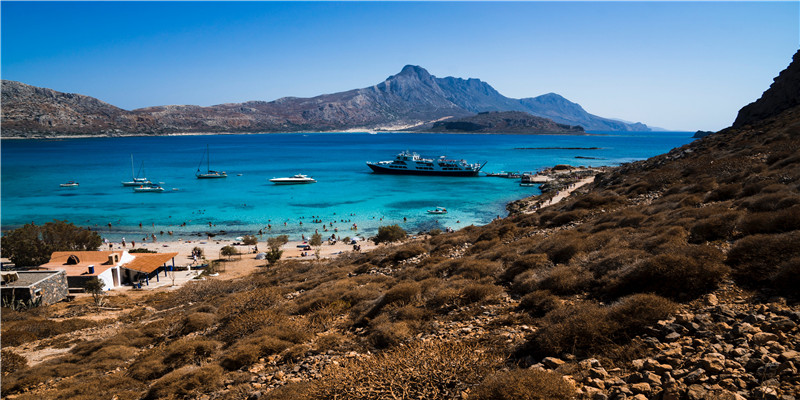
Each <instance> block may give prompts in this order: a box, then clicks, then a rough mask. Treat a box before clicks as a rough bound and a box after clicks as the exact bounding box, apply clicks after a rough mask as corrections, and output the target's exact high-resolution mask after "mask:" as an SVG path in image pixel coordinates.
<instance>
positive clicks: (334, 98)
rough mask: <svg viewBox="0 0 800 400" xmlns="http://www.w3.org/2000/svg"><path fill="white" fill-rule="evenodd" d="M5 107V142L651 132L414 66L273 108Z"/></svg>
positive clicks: (63, 100)
mask: <svg viewBox="0 0 800 400" xmlns="http://www.w3.org/2000/svg"><path fill="white" fill-rule="evenodd" d="M2 103H3V109H2V125H3V133H4V135H5V136H49V135H56V134H60V135H77V134H101V135H114V134H167V133H177V132H198V133H199V132H209V133H213V132H242V133H250V132H298V131H336V130H348V129H402V128H406V127H409V126H417V125H422V124H426V123H432V122H434V121H437V120H441V119H443V118H451V117H466V116H469V115H474V114H476V113H480V112H486V111H522V112H527V113H530V114H532V115H534V116H539V117H544V118H550V119H552V120H554V121H555V122H557V123H560V124H566V125H580V126H583V127H584V128H585V129H587V130H606V131H609V130H610V131H631V130H648V129H649V128H647V126H646V125H644V124H641V123H635V124H628V123H625V122H621V121H617V120H613V119H608V118H601V117H598V116H595V115H592V114H589V113H588V112H586V111H585V110H584V109H583V108H582V107H581V106H580V105H578V104H576V103H573V102H570V101H568V100H567V99H564V98H563V97H561V96H559V95H557V94H555V93H549V94H546V95H543V96H539V97H534V98H525V99H512V98H508V97H505V96H503V95H502V94H500V93H499V92H498V91H497V90H495V89H494V88H493V87H492V86H491V85H489V84H487V83H485V82H483V81H481V80H479V79H461V78H453V77H446V78H437V77H435V76H433V75H431V74H430V73H428V71H426V70H425V69H424V68H421V67H419V66H414V65H407V66H405V67H404V68H403V69H402V70H401V71H400V72H399V73H398V74H396V75H392V76H390V77H388V78H387V79H386V80H385V81H383V82H381V83H379V84H377V85H374V86H370V87H367V88H362V89H354V90H349V91H346V92H340V93H333V94H325V95H320V96H316V97H310V98H298V97H284V98H281V99H278V100H275V101H270V102H266V101H248V102H244V103H228V104H218V105H214V106H210V107H201V106H195V105H167V106H155V107H146V108H140V109H136V110H131V111H128V110H123V109H121V108H118V107H115V106H113V105H111V104H108V103H105V102H102V101H100V100H98V99H95V98H92V97H89V96H84V95H80V94H72V93H61V92H57V91H54V90H51V89H46V88H38V87H34V86H29V85H26V84H23V83H20V82H14V81H6V80H3V81H2Z"/></svg>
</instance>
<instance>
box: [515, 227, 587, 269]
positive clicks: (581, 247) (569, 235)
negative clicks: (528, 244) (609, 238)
mask: <svg viewBox="0 0 800 400" xmlns="http://www.w3.org/2000/svg"><path fill="white" fill-rule="evenodd" d="M587 236H588V235H587V234H585V233H582V232H576V231H573V230H564V231H559V232H556V233H554V234H552V235H550V236H548V237H546V238H544V239H542V240H541V241H540V242H539V243H537V244H536V245H535V246H534V247H533V248H532V249H531V250H530V251H529V253H545V254H547V256H548V257H550V260H551V261H552V262H553V263H554V264H566V263H568V262H569V260H570V259H571V258H572V257H573V256H574V255H575V254H577V253H578V252H580V251H585V250H586V243H585V240H586V238H587Z"/></svg>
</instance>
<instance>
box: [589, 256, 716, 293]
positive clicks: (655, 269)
mask: <svg viewBox="0 0 800 400" xmlns="http://www.w3.org/2000/svg"><path fill="white" fill-rule="evenodd" d="M722 259H723V255H722V252H720V251H719V250H718V249H716V248H714V247H710V246H683V247H682V248H679V249H676V251H675V253H666V254H659V255H657V256H654V257H651V258H648V259H646V260H644V261H642V262H640V263H638V264H637V265H635V266H633V267H632V268H630V269H627V270H626V271H623V272H622V273H621V274H620V275H619V276H617V277H612V278H617V280H616V281H615V282H611V283H606V287H605V288H603V290H605V291H606V292H607V293H610V294H612V295H616V296H619V295H624V294H630V293H647V292H649V293H656V294H659V295H662V296H665V297H668V298H672V299H689V298H693V297H696V296H698V295H700V294H703V293H707V292H709V291H711V290H714V289H715V288H716V287H717V284H718V283H719V282H720V281H721V280H722V279H723V278H724V277H725V275H727V273H728V268H727V267H726V266H725V265H724V264H722ZM607 282H608V281H607Z"/></svg>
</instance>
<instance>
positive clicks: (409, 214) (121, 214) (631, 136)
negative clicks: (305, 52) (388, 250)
mask: <svg viewBox="0 0 800 400" xmlns="http://www.w3.org/2000/svg"><path fill="white" fill-rule="evenodd" d="M591 133H592V134H590V135H579V136H576V135H502V134H491V135H469V134H464V135H461V134H417V133H377V134H376V133H367V132H364V133H290V134H246V135H244V134H243V135H230V134H227V135H198V136H156V137H111V138H75V139H53V140H43V139H37V140H2V143H0V153H1V155H2V159H0V161H1V167H2V170H0V172H1V174H0V175H1V176H2V181H1V183H2V186H1V187H0V200H2V203H0V225H2V230H4V231H6V230H9V229H14V228H17V227H20V226H22V225H24V224H27V223H36V224H43V223H46V222H49V221H52V220H56V219H57V220H67V221H69V222H72V223H74V224H75V225H78V226H81V227H86V228H90V229H92V230H95V231H97V232H99V233H100V234H101V235H102V236H103V237H104V238H107V239H109V240H111V241H118V240H120V239H121V238H123V237H125V238H127V240H128V241H130V240H137V241H138V240H140V239H141V238H143V237H145V236H147V237H151V235H156V236H157V237H158V238H160V239H162V240H177V239H186V240H190V239H196V238H198V237H202V238H205V237H206V236H208V235H213V236H215V237H216V238H230V239H234V238H236V237H239V236H242V235H245V234H259V231H260V233H261V234H262V237H266V236H274V235H280V234H287V235H289V237H290V239H291V240H300V239H301V238H303V237H305V238H308V237H309V236H310V235H312V234H314V233H315V232H319V233H321V234H323V237H326V238H327V237H330V235H337V236H339V237H347V236H349V237H355V236H361V237H368V236H370V235H374V234H375V233H376V232H377V229H378V228H379V227H380V226H385V225H393V224H398V225H400V226H401V227H403V228H404V229H405V230H406V231H408V232H409V233H412V234H415V233H418V232H423V231H427V230H430V229H442V230H444V229H446V228H453V229H459V228H463V227H465V226H468V225H483V224H487V223H489V222H491V221H492V219H494V218H497V217H503V216H506V215H507V212H506V210H505V205H506V204H507V203H508V202H510V201H513V200H517V199H520V198H523V197H526V196H531V195H536V194H539V193H540V192H539V189H538V187H523V186H520V185H519V180H518V179H507V178H496V177H486V176H483V174H481V176H480V177H434V176H430V177H429V176H398V175H380V174H374V173H372V172H371V170H370V169H369V168H368V167H367V165H366V164H365V162H366V161H381V160H391V159H393V158H394V157H395V156H396V155H397V154H398V153H399V152H401V151H403V150H410V151H414V152H417V153H419V154H421V155H425V156H433V157H438V156H443V155H444V156H447V157H448V158H454V159H465V160H467V161H468V162H470V163H474V162H480V163H484V162H485V163H486V165H485V166H484V168H483V170H482V171H484V172H500V171H519V172H525V171H537V170H540V169H542V168H546V167H550V166H553V165H556V164H570V165H575V166H580V165H583V166H615V165H620V164H622V163H627V162H631V161H636V160H641V159H645V158H648V157H651V156H654V155H657V154H661V153H665V152H667V151H669V150H670V149H672V148H674V147H679V146H681V145H684V144H686V143H689V142H690V141H692V140H693V139H692V138H691V136H692V133H691V132H591ZM207 148H208V150H209V151H208V155H209V158H208V159H207V160H205V159H204V154H205V152H206V149H207ZM131 155H132V156H133V160H134V162H133V164H134V165H133V168H131ZM207 164H210V167H211V169H213V170H221V171H226V172H227V174H228V177H227V178H225V179H207V180H203V179H196V178H195V172H196V171H197V169H198V168H200V169H201V170H203V171H205V170H206V168H207ZM140 169H141V172H140V171H139V170H140ZM137 173H141V174H142V175H143V176H146V177H147V178H148V179H150V180H151V181H153V182H159V183H161V184H162V186H163V187H164V188H165V189H166V190H165V191H164V192H162V193H135V192H134V191H133V190H132V188H130V187H123V186H122V184H121V182H122V181H123V180H130V179H131V177H132V175H135V174H137ZM298 173H301V174H306V175H309V176H311V177H313V178H314V179H316V180H317V183H313V184H307V185H275V184H272V183H270V182H269V179H271V178H275V177H285V176H291V175H294V174H298ZM67 181H76V182H78V183H79V184H80V185H79V186H78V187H74V188H62V187H60V186H59V184H61V183H65V182H67ZM436 207H445V208H447V210H448V213H447V214H440V215H434V214H429V213H427V210H430V209H434V208H436Z"/></svg>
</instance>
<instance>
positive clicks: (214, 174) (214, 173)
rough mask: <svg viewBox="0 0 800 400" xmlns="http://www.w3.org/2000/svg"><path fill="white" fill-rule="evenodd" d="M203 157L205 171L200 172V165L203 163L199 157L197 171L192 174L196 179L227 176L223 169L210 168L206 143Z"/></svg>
mask: <svg viewBox="0 0 800 400" xmlns="http://www.w3.org/2000/svg"><path fill="white" fill-rule="evenodd" d="M203 158H204V159H206V163H207V164H206V172H205V173H202V172H200V165H203V159H200V164H199V165H198V166H197V172H195V173H194V176H196V177H197V179H214V178H227V177H228V174H226V173H225V171H213V170H211V153H210V152H209V151H208V145H206V152H205V153H203Z"/></svg>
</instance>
